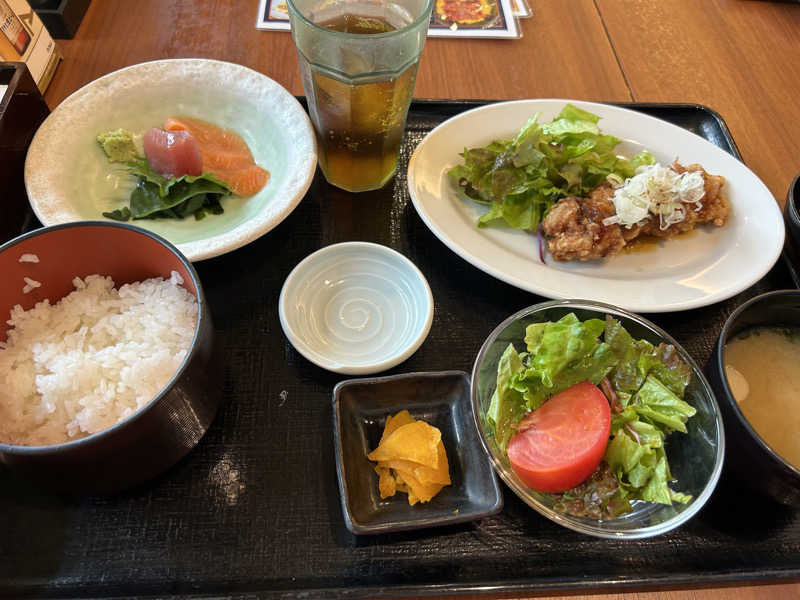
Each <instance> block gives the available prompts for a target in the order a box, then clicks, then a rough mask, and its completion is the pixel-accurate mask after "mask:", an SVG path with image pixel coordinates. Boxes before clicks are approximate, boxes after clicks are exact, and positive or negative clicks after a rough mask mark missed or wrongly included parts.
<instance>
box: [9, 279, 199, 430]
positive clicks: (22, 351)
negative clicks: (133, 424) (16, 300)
mask: <svg viewBox="0 0 800 600" xmlns="http://www.w3.org/2000/svg"><path fill="white" fill-rule="evenodd" d="M181 283H182V279H181V277H180V275H178V273H177V272H175V271H173V272H172V275H171V277H170V279H168V280H164V279H162V278H160V277H158V278H154V279H147V280H145V281H141V282H137V283H133V284H126V285H123V286H121V287H120V288H119V289H115V288H114V282H113V280H112V279H111V278H110V277H103V276H101V275H89V276H88V277H86V279H85V280H82V279H80V278H78V277H76V278H75V279H74V280H73V285H74V286H75V291H73V292H72V293H70V294H69V295H68V296H66V297H65V298H63V299H61V300H60V301H59V302H58V303H57V304H55V305H51V304H50V303H49V301H47V300H44V301H43V302H39V303H38V304H36V306H35V307H33V308H32V309H30V310H27V311H25V310H23V309H22V307H21V306H19V305H17V306H15V307H14V308H13V309H12V310H11V315H10V318H9V320H8V324H9V325H10V326H11V328H10V329H9V330H8V340H7V342H6V343H5V344H4V343H2V342H0V441H1V442H4V443H9V444H22V445H46V444H56V443H60V442H64V441H68V440H70V439H75V438H79V437H83V436H85V435H89V434H92V433H95V432H98V431H101V430H103V429H106V428H108V427H110V426H111V425H113V424H114V423H117V422H118V421H121V420H123V419H125V418H126V417H128V416H129V415H131V414H133V413H134V412H135V411H136V410H138V409H139V408H141V407H142V406H144V405H145V404H147V403H148V402H150V400H152V399H153V397H154V396H156V394H158V393H159V392H160V391H161V389H162V388H163V387H164V386H165V385H166V384H167V382H168V381H169V380H170V378H171V377H172V376H173V375H174V374H175V372H176V371H177V370H178V368H179V367H180V365H181V363H182V362H183V360H184V358H185V357H186V353H187V352H188V350H189V347H190V345H191V341H192V338H193V337H194V331H195V326H196V324H197V301H196V299H195V297H194V296H193V295H192V294H191V293H189V292H188V291H186V290H185V289H184V288H182V287H181V286H180V284H181Z"/></svg>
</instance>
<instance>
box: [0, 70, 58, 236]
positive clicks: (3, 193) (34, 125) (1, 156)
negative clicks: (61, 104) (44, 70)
mask: <svg viewBox="0 0 800 600" xmlns="http://www.w3.org/2000/svg"><path fill="white" fill-rule="evenodd" d="M6 86H7V87H6ZM4 88H5V90H4ZM3 91H4V93H3ZM49 113H50V109H49V108H48V107H47V104H46V103H45V101H44V98H42V94H41V92H39V88H38V87H36V83H34V81H33V78H32V77H31V74H30V72H29V71H28V68H27V67H26V66H25V63H21V62H0V243H3V242H6V241H8V240H10V239H11V238H13V237H16V236H17V235H19V234H20V233H22V232H23V231H25V230H26V229H27V228H28V226H29V225H30V224H29V221H32V220H33V217H32V216H31V211H30V209H29V206H28V197H27V195H26V193H25V178H24V172H25V156H26V154H27V152H28V146H29V145H30V143H31V140H32V139H33V135H34V133H36V130H37V129H38V128H39V125H41V124H42V121H44V119H45V118H46V117H47V115H48V114H49Z"/></svg>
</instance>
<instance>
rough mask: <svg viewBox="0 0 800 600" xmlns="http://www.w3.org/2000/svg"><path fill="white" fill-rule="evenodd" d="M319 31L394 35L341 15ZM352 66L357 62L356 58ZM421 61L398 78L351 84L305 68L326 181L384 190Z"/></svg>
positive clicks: (376, 21) (377, 24)
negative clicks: (382, 188)
mask: <svg viewBox="0 0 800 600" xmlns="http://www.w3.org/2000/svg"><path fill="white" fill-rule="evenodd" d="M318 25H319V26H321V27H325V28H327V29H332V30H335V31H342V32H346V33H351V34H352V33H355V34H363V35H370V34H375V33H385V32H389V31H394V30H395V28H394V27H393V26H392V25H390V24H389V23H387V22H386V21H385V20H383V19H382V18H380V17H367V16H360V15H342V16H339V17H336V18H334V19H331V20H328V21H324V22H321V23H319V24H318ZM352 60H358V57H357V56H354V57H353V58H352ZM417 64H418V60H417V61H415V62H414V63H413V64H411V65H409V66H408V67H407V68H406V69H405V70H404V71H402V72H401V73H400V74H399V75H395V76H388V77H387V76H383V77H382V78H380V77H376V78H375V79H369V80H366V81H363V82H362V81H359V82H357V83H355V84H354V83H353V82H352V81H349V82H348V81H341V80H339V79H335V78H334V77H331V76H330V75H329V74H323V73H321V72H319V71H317V70H314V69H313V67H310V66H308V65H303V66H304V67H305V68H303V69H302V70H303V77H304V87H305V89H306V93H307V95H308V96H309V98H308V100H309V102H308V105H309V111H310V113H311V119H312V121H313V122H314V127H315V129H316V131H317V139H318V141H319V163H320V167H321V169H322V171H323V173H324V174H325V177H326V179H327V180H328V181H329V182H330V183H332V184H333V185H336V186H337V187H341V188H343V189H346V190H349V191H352V192H358V191H363V190H371V189H377V188H379V187H382V186H383V185H384V184H386V182H388V181H389V180H390V179H391V178H392V176H393V175H394V173H395V170H396V169H397V157H398V153H399V150H400V144H401V142H402V140H403V130H404V128H405V121H406V114H407V112H408V105H409V102H410V101H411V96H412V94H413V91H414V79H415V78H416V72H417Z"/></svg>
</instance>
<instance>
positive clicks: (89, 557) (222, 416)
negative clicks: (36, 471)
mask: <svg viewBox="0 0 800 600" xmlns="http://www.w3.org/2000/svg"><path fill="white" fill-rule="evenodd" d="M480 104H481V103H477V102H430V101H428V102H426V101H419V102H414V104H413V105H412V108H411V111H410V114H409V118H408V127H407V130H408V131H407V137H406V140H405V142H404V145H403V148H402V155H401V161H402V162H401V167H400V170H399V174H398V176H397V178H396V179H395V181H394V182H393V183H392V184H391V185H390V187H388V188H387V189H385V190H382V191H379V192H373V193H364V194H359V195H351V194H347V193H344V192H341V191H338V190H336V189H335V188H332V187H330V186H329V185H328V184H327V183H326V182H325V181H324V179H323V178H322V177H321V176H320V175H319V174H318V175H317V177H316V179H315V181H314V183H313V184H312V187H311V189H310V190H309V192H308V195H307V196H306V198H305V199H304V200H303V201H302V202H301V204H300V205H299V206H298V208H297V209H296V210H295V211H294V212H293V213H292V214H291V215H290V216H289V217H288V218H287V219H286V220H285V221H284V222H283V223H281V224H280V225H279V226H278V227H277V228H275V229H274V230H272V231H270V232H269V234H267V235H266V236H264V237H263V238H261V239H259V240H257V241H255V242H253V243H252V244H249V245H248V246H246V247H244V248H241V249H239V250H237V251H235V252H232V253H230V254H227V255H225V256H221V257H218V258H214V259H211V260H208V261H204V262H201V263H198V264H197V265H196V267H197V270H198V272H199V274H200V278H201V280H202V282H203V285H204V288H205V291H206V296H207V299H208V302H209V303H210V306H211V309H212V312H213V314H214V322H215V324H216V328H217V334H218V336H219V344H220V345H221V346H222V349H223V356H224V359H223V362H221V363H220V365H219V369H220V370H222V371H223V372H224V376H225V391H224V393H225V402H224V405H223V407H222V408H221V409H220V413H219V414H218V416H217V418H216V421H215V422H214V423H213V424H212V426H211V428H210V430H209V431H208V433H207V434H206V436H205V438H204V439H203V440H202V441H201V442H200V444H199V445H198V446H197V447H196V448H195V450H194V451H192V452H191V453H190V454H189V455H188V456H187V457H186V458H185V459H184V460H183V461H181V462H180V463H179V464H178V465H176V466H175V467H174V468H172V469H171V470H170V471H168V472H167V473H165V474H164V475H162V476H160V477H159V478H157V479H155V480H154V481H151V482H149V483H147V484H145V485H142V486H141V487H139V488H137V489H133V490H130V491H127V492H124V493H119V494H116V495H113V496H105V497H61V496H53V495H47V494H45V493H42V492H39V491H37V490H35V489H32V488H31V487H30V486H29V485H27V484H26V483H25V482H24V481H20V480H18V479H16V478H15V477H14V476H13V475H12V474H10V473H8V472H5V471H3V472H0V515H2V518H0V597H3V598H15V599H23V598H34V597H35V598H76V597H81V598H110V597H114V598H135V597H139V598H141V597H153V596H156V597H174V598H192V597H210V596H214V597H225V598H237V599H244V598H256V597H281V598H283V597H295V596H303V597H309V598H321V597H339V598H341V597H344V598H376V597H389V596H403V595H435V594H452V593H460V592H468V591H472V592H494V593H501V592H506V593H521V592H538V593H544V592H556V591H561V590H573V591H576V590H584V589H598V588H600V589H609V590H619V589H622V588H627V587H637V588H642V587H648V586H694V585H702V584H705V585H710V584H722V583H727V582H754V581H763V580H775V579H781V580H788V579H797V578H799V577H800V511H798V510H792V509H788V508H785V507H781V506H778V505H776V504H773V503H772V502H771V501H769V500H767V499H765V498H762V497H760V496H758V495H755V494H754V493H752V492H750V491H748V489H747V488H746V487H744V486H742V485H741V484H740V482H738V481H736V480H735V479H733V478H732V477H731V476H730V475H729V474H728V473H723V476H722V479H721V481H720V483H719V486H718V487H717V490H716V492H715V494H714V495H713V497H712V498H711V499H710V501H709V502H708V504H707V505H706V506H705V508H704V509H703V510H702V511H701V512H700V513H699V514H698V515H697V516H696V517H695V518H693V519H692V520H691V521H689V522H688V523H687V524H686V525H684V526H683V527H681V528H679V529H677V530H674V531H672V532H669V533H668V534H666V535H663V536H661V537H656V538H652V539H646V540H635V541H613V540H602V539H595V538H591V537H587V536H584V535H581V534H578V533H576V532H573V531H570V530H567V529H564V528H563V527H559V526H558V525H556V524H554V523H552V522H551V521H549V520H547V519H545V518H543V517H541V516H539V515H538V514H537V513H536V512H534V511H533V510H531V509H530V508H529V507H528V506H527V505H525V504H524V503H523V502H522V501H520V500H519V499H518V498H517V497H516V496H515V495H514V494H513V493H508V490H505V492H506V493H505V494H504V496H505V507H504V509H503V510H502V512H500V513H499V514H497V515H494V516H491V517H487V518H484V519H482V520H479V521H473V522H470V523H464V524H458V525H450V526H446V527H439V528H433V529H426V530H420V531H412V532H401V533H393V534H385V535H378V536H356V535H353V534H351V533H350V532H349V531H348V530H347V528H346V526H345V523H344V519H343V516H342V510H341V505H340V501H339V490H338V486H337V481H336V467H335V457H334V445H333V444H334V442H333V431H332V426H333V418H332V403H331V394H332V390H333V388H334V386H335V385H336V384H337V383H338V382H339V381H340V380H342V379H344V378H343V377H342V376H340V375H336V374H333V373H329V372H327V371H324V370H322V369H321V368H319V367H316V366H315V365H313V364H312V363H310V362H308V361H307V360H306V359H304V358H303V357H302V356H301V355H300V354H298V353H297V352H296V351H295V350H294V349H293V348H292V346H291V345H290V344H289V343H288V342H287V340H286V338H285V337H284V336H283V333H282V330H281V327H280V324H279V321H278V311H277V304H278V294H279V293H280V289H281V286H282V284H283V281H284V279H285V278H286V276H287V275H288V274H289V272H290V271H291V269H292V268H293V267H294V265H296V264H297V263H298V262H299V261H300V260H301V259H302V258H304V257H305V256H307V255H308V254H309V253H311V252H312V251H314V250H316V249H317V248H320V247H321V246H325V245H327V244H330V243H334V242H342V241H347V240H366V241H371V242H378V243H381V244H385V245H387V246H390V247H392V248H394V249H396V250H398V251H400V252H402V253H403V254H405V255H406V256H408V257H409V258H410V259H412V260H413V261H414V262H415V263H416V264H417V266H418V267H419V268H420V269H421V270H422V272H423V273H424V274H425V276H426V277H427V279H428V282H429V283H430V286H431V289H432V291H433V296H434V300H435V303H436V314H435V318H434V322H433V326H432V328H431V331H430V335H429V337H428V339H427V340H426V341H425V343H424V344H423V345H422V347H421V348H420V349H419V350H418V351H417V352H416V353H415V354H414V355H413V356H412V357H411V358H409V359H408V360H407V361H406V362H405V363H403V364H401V365H399V366H397V367H395V368H394V369H391V370H390V371H387V372H386V373H385V375H392V374H397V373H407V372H420V371H444V370H463V371H467V372H470V371H471V369H472V362H473V360H474V358H475V355H476V354H477V352H478V349H479V348H480V345H481V343H482V342H483V340H484V339H485V337H486V336H487V335H488V334H489V333H490V331H491V330H492V329H493V327H494V326H495V325H496V324H497V323H499V322H500V321H501V320H503V319H504V318H505V317H506V316H508V315H510V314H512V313H514V312H516V311H517V310H519V309H521V308H523V307H525V306H528V305H531V304H534V303H536V302H539V301H541V300H542V298H541V297H538V296H536V295H534V294H531V293H529V292H525V291H522V290H519V289H516V288H514V287H512V286H510V285H508V284H505V283H503V282H501V281H498V280H496V279H494V278H492V277H490V276H489V275H487V274H486V273H484V272H483V271H480V270H479V269H477V268H475V267H473V266H472V265H471V264H469V263H468V262H466V261H464V260H462V259H461V258H460V257H458V256H457V255H456V254H454V253H453V252H451V251H450V250H449V249H448V248H447V247H445V246H444V245H443V244H442V243H441V242H440V241H439V240H438V239H437V238H436V237H435V236H434V235H433V233H431V231H430V230H429V229H428V228H427V227H426V226H425V224H424V223H423V222H422V221H421V219H420V218H419V217H418V215H417V213H416V211H415V210H414V208H413V206H412V204H411V202H410V200H409V196H408V192H407V189H406V178H405V166H406V165H407V162H408V159H409V156H410V155H411V152H412V150H413V149H414V147H415V146H416V145H417V144H418V143H419V142H420V140H421V139H422V138H423V137H424V136H425V134H426V133H427V132H429V131H430V130H431V129H432V128H433V127H434V126H436V125H438V124H439V123H441V122H442V121H443V120H445V119H447V118H448V117H451V116H453V115H455V114H457V113H459V112H461V111H464V110H466V109H469V108H473V107H475V106H478V105H480ZM628 106H629V107H631V108H634V109H636V110H641V111H643V112H646V113H648V114H652V115H655V116H658V117H661V118H663V119H666V120H669V121H672V122H673V123H676V124H678V125H681V126H683V127H686V128H688V129H690V130H692V131H694V132H696V133H698V134H699V135H702V136H703V137H706V138H707V139H709V140H711V141H712V142H714V143H715V144H717V145H718V146H721V147H722V148H724V149H725V150H727V151H728V152H730V153H732V154H734V155H736V156H738V152H737V149H736V146H735V144H734V142H733V140H732V138H731V136H730V133H729V132H728V129H727V127H726V126H725V124H724V122H723V121H722V119H721V118H720V117H719V115H717V114H716V113H714V112H713V111H711V110H709V109H707V108H705V107H702V106H697V105H664V104H630V105H628ZM791 285H792V284H791V279H790V278H789V276H788V274H787V271H786V268H785V266H784V265H783V263H780V262H779V263H778V264H777V265H776V267H775V268H773V269H772V271H771V272H770V273H769V274H768V275H767V276H765V278H764V279H763V280H761V281H760V282H758V283H757V284H756V285H754V286H753V287H752V288H750V289H748V290H746V291H745V292H743V293H741V294H738V295H737V296H736V297H734V298H731V299H730V300H728V301H725V302H721V303H719V304H715V305H713V306H709V307H706V308H701V309H697V310H692V311H687V312H681V313H670V314H666V315H655V316H651V318H652V320H653V321H655V322H656V323H657V324H658V325H660V326H662V327H663V328H665V329H666V330H667V331H669V332H670V333H671V334H672V335H673V336H674V337H675V338H677V340H678V341H679V342H681V343H682V344H683V345H684V346H685V347H686V349H687V350H688V351H689V352H690V353H691V354H692V355H693V356H694V358H695V359H696V360H697V361H698V362H699V363H700V364H705V363H706V362H707V361H708V359H709V357H710V355H711V348H712V345H713V343H714V341H715V339H716V337H717V335H718V333H719V331H720V329H721V327H722V324H723V321H724V319H725V318H726V317H727V315H728V314H730V312H731V311H732V310H733V308H734V307H736V306H737V305H739V304H740V303H741V302H743V301H744V300H745V299H747V298H750V297H752V296H754V295H756V294H758V293H760V292H762V291H766V290H770V289H775V288H782V287H791ZM729 443H736V442H735V440H729Z"/></svg>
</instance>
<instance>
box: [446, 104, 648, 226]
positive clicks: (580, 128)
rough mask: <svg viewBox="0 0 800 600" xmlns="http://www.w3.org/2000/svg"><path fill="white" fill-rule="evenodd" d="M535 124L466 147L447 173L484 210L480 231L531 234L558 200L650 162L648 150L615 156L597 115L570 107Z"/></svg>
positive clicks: (533, 120)
mask: <svg viewBox="0 0 800 600" xmlns="http://www.w3.org/2000/svg"><path fill="white" fill-rule="evenodd" d="M538 120H539V114H536V115H534V116H533V117H532V118H531V119H530V120H529V121H528V122H527V123H526V124H525V126H524V127H522V129H520V131H519V132H518V133H517V135H516V136H514V138H513V139H512V140H495V141H494V142H492V143H491V144H489V145H488V146H485V147H483V148H465V149H464V152H463V153H462V154H461V157H462V158H463V161H464V162H463V164H460V165H457V166H455V167H453V168H452V169H450V170H449V171H448V177H449V178H450V181H451V183H452V185H453V186H454V187H455V188H456V189H457V190H458V191H459V192H460V194H461V195H462V196H463V197H464V198H468V199H470V200H473V201H475V202H479V203H481V204H486V205H488V206H489V208H488V210H487V212H486V213H484V214H483V215H482V216H481V217H480V218H479V219H478V222H477V224H478V226H479V227H485V226H488V225H492V224H495V223H498V222H499V223H505V224H506V225H508V226H510V227H513V228H516V229H523V230H527V231H535V230H536V228H537V227H538V225H539V222H540V221H541V219H542V217H543V216H544V214H545V213H546V212H547V210H548V209H549V208H550V207H551V206H552V205H553V204H555V203H556V202H557V201H558V200H559V199H560V198H563V197H565V196H570V195H577V196H585V195H586V194H587V193H588V192H589V191H590V190H591V189H593V188H594V187H596V186H597V185H599V184H600V183H602V182H604V181H605V180H606V178H607V177H608V176H609V175H611V174H614V175H615V176H617V177H621V178H623V179H625V178H628V177H632V176H633V175H634V174H635V171H636V168H637V167H638V166H641V165H645V164H653V163H654V162H655V160H654V159H653V157H652V155H650V154H649V153H648V152H641V153H639V154H638V155H636V156H635V157H633V158H631V159H628V158H625V157H621V156H618V155H617V154H616V153H615V152H614V149H615V148H616V147H617V145H618V144H619V142H620V140H619V139H618V138H616V137H614V136H612V135H606V134H603V133H602V132H601V131H600V128H599V127H598V125H597V123H598V121H599V120H600V118H599V117H598V116H597V115H594V114H592V113H590V112H588V111H585V110H583V109H580V108H578V107H576V106H573V105H571V104H567V105H566V106H564V108H563V109H562V110H561V112H560V113H559V115H558V116H557V117H556V118H555V119H553V120H552V121H551V122H549V123H539V122H538Z"/></svg>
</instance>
